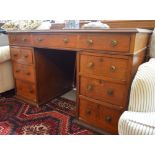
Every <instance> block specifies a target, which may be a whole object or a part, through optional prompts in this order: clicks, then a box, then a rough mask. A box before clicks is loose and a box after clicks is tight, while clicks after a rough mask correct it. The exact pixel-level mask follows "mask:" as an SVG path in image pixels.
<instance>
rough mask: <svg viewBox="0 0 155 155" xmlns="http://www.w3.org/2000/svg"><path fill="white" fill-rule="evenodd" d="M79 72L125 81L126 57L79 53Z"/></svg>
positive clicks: (126, 70)
mask: <svg viewBox="0 0 155 155" xmlns="http://www.w3.org/2000/svg"><path fill="white" fill-rule="evenodd" d="M80 73H81V74H82V75H95V76H100V77H106V78H110V79H114V80H121V81H126V80H127V73H128V59H123V58H114V57H106V56H104V55H103V56H93V55H85V54H80Z"/></svg>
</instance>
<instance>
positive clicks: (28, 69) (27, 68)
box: [13, 63, 35, 82]
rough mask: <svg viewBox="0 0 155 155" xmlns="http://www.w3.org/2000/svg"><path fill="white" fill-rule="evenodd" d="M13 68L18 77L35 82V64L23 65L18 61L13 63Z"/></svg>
mask: <svg viewBox="0 0 155 155" xmlns="http://www.w3.org/2000/svg"><path fill="white" fill-rule="evenodd" d="M13 68H14V70H13V71H14V77H15V78H16V79H21V80H26V81H29V82H35V72H34V66H33V65H22V64H18V63H13Z"/></svg>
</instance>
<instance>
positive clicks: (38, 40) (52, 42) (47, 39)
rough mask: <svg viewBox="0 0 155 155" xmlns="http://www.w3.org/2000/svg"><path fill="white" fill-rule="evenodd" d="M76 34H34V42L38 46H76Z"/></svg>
mask: <svg viewBox="0 0 155 155" xmlns="http://www.w3.org/2000/svg"><path fill="white" fill-rule="evenodd" d="M76 42H77V36H76V35H67V34H66V35H61V34H57V35H33V44H34V46H38V47H57V48H71V47H72V48H76Z"/></svg>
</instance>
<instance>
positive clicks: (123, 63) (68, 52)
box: [8, 29, 152, 134]
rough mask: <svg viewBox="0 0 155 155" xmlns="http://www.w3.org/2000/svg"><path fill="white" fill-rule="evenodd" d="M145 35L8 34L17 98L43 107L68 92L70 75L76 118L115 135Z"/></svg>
mask: <svg viewBox="0 0 155 155" xmlns="http://www.w3.org/2000/svg"><path fill="white" fill-rule="evenodd" d="M151 32H152V31H150V30H144V29H106V30H52V31H24V32H23V31H22V32H21V31H12V32H8V34H9V42H10V47H11V58H12V63H13V70H14V78H15V82H16V95H17V98H19V99H22V100H24V101H27V102H28V103H31V104H34V105H40V104H43V103H45V102H47V101H48V100H50V99H52V98H54V97H56V96H59V95H61V94H63V93H64V92H66V91H68V90H70V89H72V84H73V78H74V72H75V71H76V87H77V105H78V108H77V109H78V111H77V117H78V119H79V120H80V121H82V122H84V123H86V124H89V125H90V126H93V127H96V128H99V129H101V130H104V131H107V132H109V133H112V134H116V133H117V124H118V119H119V117H120V115H121V113H122V112H123V111H124V110H125V109H126V108H127V106H128V98H129V90H130V85H131V82H132V79H133V77H134V75H135V73H136V71H137V68H138V66H139V65H140V64H141V63H142V62H143V61H144V58H145V54H146V49H147V44H148V40H149V36H150V34H151Z"/></svg>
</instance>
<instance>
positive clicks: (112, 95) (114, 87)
mask: <svg viewBox="0 0 155 155" xmlns="http://www.w3.org/2000/svg"><path fill="white" fill-rule="evenodd" d="M127 93H128V90H127V88H126V85H124V84H117V83H112V82H108V81H103V80H96V79H93V78H86V77H80V94H81V95H83V96H87V97H90V98H93V99H97V100H100V101H104V102H109V103H111V104H113V105H117V106H124V105H125V103H126V100H127Z"/></svg>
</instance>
